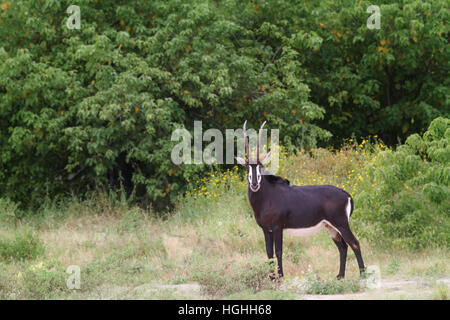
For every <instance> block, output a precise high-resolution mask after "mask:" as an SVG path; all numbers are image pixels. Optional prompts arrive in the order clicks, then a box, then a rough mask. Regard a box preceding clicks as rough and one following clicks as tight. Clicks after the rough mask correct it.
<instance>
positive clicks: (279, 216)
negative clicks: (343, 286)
mask: <svg viewBox="0 0 450 320" xmlns="http://www.w3.org/2000/svg"><path fill="white" fill-rule="evenodd" d="M246 124H247V121H245V123H244V127H243V131H244V141H245V152H246V153H247V154H248V160H245V159H244V158H241V157H236V158H235V159H236V161H237V162H238V163H239V164H241V165H243V166H245V168H246V169H247V177H248V198H249V201H250V205H251V207H252V209H253V214H254V216H255V219H256V223H257V224H258V225H259V226H260V227H261V228H262V230H263V232H264V239H265V244H266V252H267V256H268V258H269V259H271V261H273V260H272V259H273V247H274V244H275V255H276V258H277V263H278V268H277V270H278V276H279V278H281V277H283V264H282V254H283V232H286V233H287V234H290V235H294V236H309V235H312V234H315V233H317V232H319V231H320V230H321V229H322V228H325V229H326V230H328V232H329V233H330V235H331V238H332V239H333V241H334V243H335V244H336V246H337V248H338V250H339V256H340V267H339V274H338V275H337V278H338V279H342V278H344V277H345V264H346V260H347V248H348V245H350V247H351V248H352V250H353V252H354V253H355V256H356V260H357V261H358V266H359V270H360V274H361V276H362V275H363V274H364V271H365V267H364V262H363V259H362V256H361V248H360V246H359V242H358V240H357V239H356V238H355V236H354V235H353V233H352V231H351V230H350V226H349V219H350V217H351V215H352V212H353V198H352V197H351V195H350V194H349V193H348V192H346V191H344V190H342V189H340V188H338V187H335V186H332V185H312V186H294V185H290V183H289V181H288V180H286V179H283V178H281V177H278V176H274V175H272V174H270V173H269V172H266V171H265V170H264V164H265V163H267V162H268V160H269V158H270V156H271V154H272V150H271V151H269V152H268V153H267V154H266V155H265V156H264V157H263V158H260V156H259V145H260V141H261V134H262V130H263V128H264V125H265V124H266V122H264V123H263V124H262V126H261V128H260V129H259V133H258V140H257V141H256V159H254V160H253V159H251V157H250V148H249V140H248V135H247V130H246Z"/></svg>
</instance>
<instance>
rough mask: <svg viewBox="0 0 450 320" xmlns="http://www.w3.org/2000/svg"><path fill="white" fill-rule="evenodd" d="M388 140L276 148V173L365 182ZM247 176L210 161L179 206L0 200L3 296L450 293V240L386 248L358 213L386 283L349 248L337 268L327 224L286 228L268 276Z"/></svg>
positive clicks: (365, 246)
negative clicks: (366, 271) (302, 149)
mask: <svg viewBox="0 0 450 320" xmlns="http://www.w3.org/2000/svg"><path fill="white" fill-rule="evenodd" d="M386 149H387V148H386V147H384V146H383V145H380V144H377V145H375V144H372V145H371V146H370V148H369V147H367V146H364V144H362V145H356V146H348V147H345V148H344V149H342V150H339V151H336V152H331V151H327V150H323V149H316V150H313V151H312V155H311V154H305V153H299V154H297V155H295V156H294V155H288V154H287V153H285V152H281V159H280V170H279V172H278V174H279V175H281V176H284V177H288V178H289V179H290V180H291V183H295V184H325V183H327V184H335V185H337V186H340V187H342V188H344V189H346V190H347V191H349V192H351V193H357V192H358V190H359V188H363V187H367V186H364V184H365V183H367V182H366V179H365V178H366V175H367V172H365V169H364V163H367V162H370V161H373V159H374V157H375V156H376V154H377V153H378V152H381V151H382V150H386ZM386 152H390V151H389V150H387V151H386ZM243 181H245V180H243V179H242V172H241V169H239V168H237V167H235V168H231V169H230V170H228V171H226V172H224V173H219V172H211V173H210V175H209V176H208V177H207V178H205V179H203V180H201V181H196V182H191V183H192V187H191V189H190V191H189V192H187V194H186V195H185V196H184V197H183V198H182V199H180V202H179V204H178V206H177V207H176V208H175V209H174V210H173V211H172V212H170V213H166V214H164V215H162V216H158V215H156V214H155V213H153V212H150V211H145V210H142V209H140V208H139V207H134V206H130V205H128V204H127V202H126V201H125V200H123V199H122V200H117V198H116V197H113V196H108V195H106V194H105V193H102V192H98V193H96V194H93V195H92V197H91V198H90V199H88V200H83V201H80V200H77V199H76V198H75V197H73V198H72V199H70V200H67V201H65V202H64V203H63V204H52V203H49V204H47V205H45V206H43V208H44V209H42V210H41V211H39V212H38V213H36V214H34V215H27V216H25V217H23V218H21V219H18V218H17V217H16V216H15V215H16V211H17V210H16V208H15V207H14V206H13V205H11V204H8V202H7V201H3V202H2V205H1V206H0V210H1V213H0V219H1V224H0V269H1V272H0V298H2V299H302V298H304V299H306V298H320V297H330V298H338V299H339V298H342V299H346V298H348V299H359V298H369V299H448V296H449V282H448V281H447V280H448V279H449V278H450V270H449V266H450V254H449V250H448V248H442V247H436V246H432V245H430V247H429V248H426V249H421V250H407V249H400V248H380V247H378V246H376V245H375V244H374V243H373V242H372V241H369V240H368V239H366V238H363V237H361V235H360V232H359V228H367V227H370V226H364V225H363V224H361V223H354V224H353V223H352V220H350V223H351V226H352V228H353V231H354V233H355V235H356V236H357V237H359V238H360V242H361V247H362V254H363V258H364V260H365V263H366V265H368V266H377V267H378V268H379V269H380V272H381V283H382V286H381V288H379V289H370V288H368V287H367V286H366V285H365V282H364V280H360V279H359V270H358V267H357V264H356V259H355V257H354V255H353V252H351V251H350V250H349V255H348V260H347V261H348V262H347V272H346V275H347V277H346V280H344V281H337V280H334V278H335V276H336V275H337V272H338V268H339V253H338V250H337V249H336V247H335V245H334V243H333V242H332V240H331V238H330V236H329V235H328V233H327V232H325V231H322V232H320V233H319V234H317V235H315V236H312V237H309V238H296V237H291V236H289V235H285V236H284V245H283V246H284V272H285V278H284V280H283V281H280V282H273V281H270V280H269V278H268V274H269V273H270V272H271V270H270V265H269V264H268V263H267V259H266V254H265V249H264V248H265V246H264V239H263V234H262V231H261V230H260V228H259V227H258V226H257V225H256V222H255V221H254V218H253V216H252V211H251V208H250V206H249V204H248V200H247V195H246V183H245V182H243ZM356 205H357V203H356ZM357 214H358V211H355V214H354V215H355V216H357ZM352 218H353V216H352ZM356 221H357V218H356ZM71 265H74V266H78V267H79V268H80V281H81V282H80V288H79V289H68V288H67V285H66V281H67V280H68V278H69V276H70V274H68V273H66V269H67V267H69V266H71ZM442 279H447V280H445V281H441V280H442ZM406 280H407V281H406ZM396 281H397V282H396ZM401 281H403V282H401ZM405 281H406V282H405ZM324 295H331V296H324Z"/></svg>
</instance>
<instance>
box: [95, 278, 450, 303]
mask: <svg viewBox="0 0 450 320" xmlns="http://www.w3.org/2000/svg"><path fill="white" fill-rule="evenodd" d="M436 284H439V285H440V286H444V287H447V290H448V289H449V287H450V278H442V279H437V280H435V281H434V282H431V281H423V280H419V279H399V280H381V281H380V285H379V288H373V289H365V290H364V291H363V292H359V293H347V294H332V295H319V294H302V293H301V292H299V291H298V292H296V290H295V289H294V290H293V289H292V286H289V287H288V286H285V285H281V290H290V291H291V292H293V293H294V294H296V295H297V299H298V300H390V299H394V300H397V299H401V300H403V299H433V298H435V297H434V296H433V288H434V286H435V285H436ZM91 298H92V299H107V300H109V299H207V298H206V297H205V296H203V295H202V291H201V287H200V285H199V284H197V283H189V284H144V285H140V286H137V287H109V288H108V287H104V288H102V289H101V290H100V291H99V292H98V293H97V294H95V295H94V296H92V297H91ZM447 299H448V298H447Z"/></svg>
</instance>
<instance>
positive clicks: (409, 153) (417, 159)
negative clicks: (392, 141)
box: [355, 118, 450, 248]
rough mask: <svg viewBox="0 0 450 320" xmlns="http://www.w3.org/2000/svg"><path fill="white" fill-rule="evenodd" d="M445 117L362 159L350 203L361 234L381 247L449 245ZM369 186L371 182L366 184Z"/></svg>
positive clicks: (449, 128) (449, 132)
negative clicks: (363, 181) (365, 175)
mask: <svg viewBox="0 0 450 320" xmlns="http://www.w3.org/2000/svg"><path fill="white" fill-rule="evenodd" d="M449 162H450V119H446V118H437V119H435V120H433V122H432V123H431V124H430V127H429V129H428V131H427V132H425V133H424V135H423V136H420V135H418V134H414V135H412V136H410V137H408V139H407V140H406V143H405V144H404V145H402V146H400V147H398V149H397V150H396V151H395V152H382V153H380V154H379V156H378V157H377V159H376V161H375V162H374V163H371V164H368V168H367V171H368V172H369V177H370V181H369V182H368V184H367V185H366V188H365V190H363V191H362V192H361V193H359V194H358V195H357V203H356V205H355V208H356V210H358V214H357V215H356V216H358V220H359V222H362V224H361V225H362V226H364V234H365V236H367V237H368V238H369V239H371V240H373V241H375V242H377V243H378V244H380V245H382V246H390V245H394V246H399V247H409V248H418V247H426V246H430V245H436V246H444V247H445V246H447V247H448V246H449V244H450V234H449V232H448V230H449V229H450V219H449V218H450V217H449V215H448V213H449V212H450V198H449V194H450V185H449V184H450V169H449V166H448V164H449ZM372 186H374V187H372Z"/></svg>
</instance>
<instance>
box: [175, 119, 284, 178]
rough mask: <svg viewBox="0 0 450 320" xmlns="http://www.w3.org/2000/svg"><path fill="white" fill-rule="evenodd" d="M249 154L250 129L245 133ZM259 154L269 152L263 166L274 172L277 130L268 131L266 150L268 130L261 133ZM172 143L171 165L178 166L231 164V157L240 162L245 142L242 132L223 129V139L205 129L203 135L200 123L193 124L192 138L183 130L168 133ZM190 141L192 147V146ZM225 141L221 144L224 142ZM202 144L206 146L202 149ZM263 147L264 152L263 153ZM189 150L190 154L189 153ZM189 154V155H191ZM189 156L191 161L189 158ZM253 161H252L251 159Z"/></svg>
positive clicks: (254, 138) (252, 132)
mask: <svg viewBox="0 0 450 320" xmlns="http://www.w3.org/2000/svg"><path fill="white" fill-rule="evenodd" d="M247 131H248V136H249V145H250V150H255V147H254V146H256V142H257V139H258V133H257V132H256V130H254V129H248V130H247ZM261 133H262V134H261V141H260V143H261V150H262V151H263V150H265V152H268V151H269V150H272V156H271V161H270V165H268V166H266V167H267V169H268V170H269V172H270V173H272V174H275V173H276V171H277V170H278V161H279V154H278V143H279V130H278V129H272V130H270V147H269V144H268V130H266V129H263V130H262V132H261ZM236 139H237V148H236V150H237V152H235V140H236ZM171 140H172V141H178V144H176V145H175V146H174V147H173V149H172V152H171V159H172V162H173V163H174V164H176V165H180V164H202V163H204V164H234V163H235V156H238V157H241V158H244V154H245V142H244V132H243V129H226V130H225V139H224V136H223V134H222V132H221V131H220V130H219V129H215V128H212V129H208V130H206V131H205V132H203V128H202V122H201V121H194V134H193V137H192V135H191V133H190V132H189V131H188V130H186V129H176V130H175V131H174V132H173V133H172V137H171ZM192 140H193V142H194V143H193V144H192ZM224 140H225V141H224ZM203 142H207V143H208V145H206V146H205V148H203ZM264 146H266V148H265V149H264ZM192 149H193V150H192ZM192 151H193V152H192ZM192 154H193V157H192ZM252 158H253V159H256V157H252Z"/></svg>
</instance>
